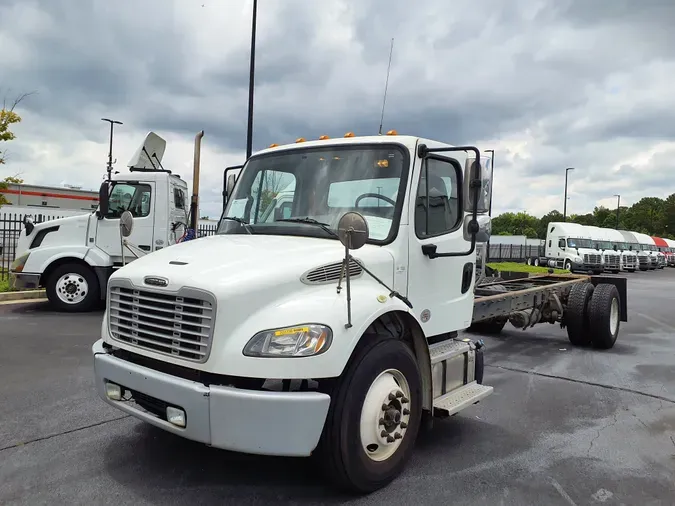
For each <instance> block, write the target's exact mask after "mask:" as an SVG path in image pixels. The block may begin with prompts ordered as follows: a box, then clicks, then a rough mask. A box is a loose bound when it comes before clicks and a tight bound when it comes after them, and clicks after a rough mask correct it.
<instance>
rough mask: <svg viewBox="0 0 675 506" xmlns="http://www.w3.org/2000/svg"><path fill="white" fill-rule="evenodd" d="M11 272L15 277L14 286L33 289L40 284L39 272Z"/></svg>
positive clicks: (21, 288) (18, 288) (20, 288)
mask: <svg viewBox="0 0 675 506" xmlns="http://www.w3.org/2000/svg"><path fill="white" fill-rule="evenodd" d="M11 274H12V276H13V277H14V287H15V288H16V289H17V290H31V289H33V288H39V286H40V275H39V274H31V273H28V272H12V273H11Z"/></svg>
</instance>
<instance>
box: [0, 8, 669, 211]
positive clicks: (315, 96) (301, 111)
mask: <svg viewBox="0 0 675 506" xmlns="http://www.w3.org/2000/svg"><path fill="white" fill-rule="evenodd" d="M251 4H252V0H133V1H132V0H117V1H115V2H110V1H108V0H87V1H70V0H0V20H1V22H0V48H1V58H0V92H1V93H2V94H3V95H7V96H9V97H10V98H11V97H12V96H14V95H15V94H17V93H20V92H32V91H34V92H36V94H34V95H32V96H30V97H28V98H27V99H26V100H25V101H24V102H23V103H21V105H20V108H19V110H18V112H20V113H21V114H22V116H23V122H22V123H21V124H20V125H18V126H17V127H16V129H15V133H16V134H17V139H16V140H15V141H12V142H11V143H10V144H8V145H6V146H3V147H7V148H8V149H9V157H10V158H9V160H8V162H7V165H5V166H0V177H3V176H7V175H13V174H16V173H20V174H21V176H22V177H23V178H24V179H25V180H26V181H27V182H31V183H42V184H57V185H60V184H63V183H68V184H78V185H82V186H83V187H85V188H91V189H95V188H97V187H98V185H99V184H100V181H101V178H102V175H103V172H104V168H105V163H106V157H107V149H108V146H107V136H108V127H107V124H105V123H103V122H102V121H101V120H100V118H102V117H109V118H114V119H117V120H119V121H123V122H124V125H122V126H120V127H118V130H117V133H116V137H115V147H114V156H115V157H116V158H117V159H118V162H117V168H118V169H124V167H125V166H126V163H127V161H128V160H129V158H130V157H131V155H132V154H133V151H134V149H135V148H136V146H137V145H138V144H139V143H140V142H141V141H142V139H143V137H144V135H145V133H147V132H148V131H149V130H154V131H156V132H157V133H159V134H160V135H162V136H163V137H165V138H166V139H167V141H168V145H167V150H166V154H165V158H164V166H165V167H167V168H170V169H171V170H173V171H174V172H178V173H179V174H181V175H183V176H184V178H185V179H187V180H188V182H190V179H191V165H192V146H193V140H194V135H195V133H196V132H198V131H199V130H201V129H204V130H205V137H204V140H203V147H202V164H203V176H202V178H203V179H202V191H201V195H202V196H201V205H202V210H203V213H202V214H208V215H210V216H212V217H213V216H217V215H218V214H219V212H220V205H219V199H220V192H221V181H222V179H221V178H222V170H223V169H224V167H226V166H227V165H234V164H238V163H241V162H242V161H243V159H244V155H245V148H246V110H247V93H248V90H247V86H248V58H249V44H250V16H251V14H250V13H251ZM413 5H414V7H413ZM673 21H675V3H673V1H672V0H640V1H637V0H636V1H631V2H629V1H628V0H578V1H572V0H550V1H545V0H472V1H469V0H453V1H452V2H450V1H447V0H445V1H443V0H419V1H418V2H416V3H414V4H412V3H411V2H409V1H403V0H386V1H385V0H380V1H377V0H358V1H357V0H321V1H320V2H319V1H316V0H314V1H312V0H259V12H258V42H257V53H256V54H257V73H256V85H257V86H256V95H255V129H254V141H253V144H254V146H253V148H254V151H255V150H257V149H261V148H263V147H265V146H267V145H268V144H270V143H271V142H277V143H283V142H291V141H293V140H294V139H295V138H296V137H299V136H303V137H307V138H316V137H318V136H319V135H321V134H327V135H330V136H340V135H343V134H344V132H346V131H349V130H352V131H354V132H356V133H357V134H376V133H377V129H378V125H379V119H380V108H381V103H382V92H383V87H384V80H385V75H386V68H387V60H388V53H389V45H390V41H391V38H392V37H393V38H394V39H395V41H394V55H393V61H392V72H391V77H390V81H389V93H388V98H387V109H386V113H385V124H384V127H385V129H390V128H395V129H397V130H398V131H399V132H400V133H408V134H412V135H420V136H426V137H431V138H434V139H437V140H441V141H445V142H449V143H452V144H467V143H470V144H474V145H476V146H478V147H479V148H480V149H494V150H495V151H496V177H495V195H494V200H493V206H494V211H495V212H496V213H499V212H503V211H519V210H527V211H529V212H532V213H535V214H543V213H545V212H547V211H549V210H550V209H552V208H557V209H559V210H562V201H563V197H562V194H563V185H564V174H565V170H564V169H565V167H569V166H573V167H575V168H576V169H575V170H574V171H573V172H570V189H569V195H570V199H569V201H568V212H571V213H580V212H587V211H590V210H592V209H593V207H594V206H595V205H598V204H604V205H607V206H610V207H612V206H614V205H616V204H615V202H616V199H615V197H612V195H613V194H616V193H619V194H621V195H622V204H623V203H625V204H632V203H634V202H636V201H637V200H639V199H640V198H641V197H643V196H660V197H664V196H666V195H668V194H669V193H672V192H674V191H675V171H673V170H672V165H673V164H672V162H671V161H672V160H673V159H675V120H674V119H673V118H672V114H673V113H672V111H673V110H675V93H673V92H672V91H669V90H672V89H673V85H674V81H675V79H674V78H675V31H673V30H671V26H672V23H673ZM493 214H494V213H493Z"/></svg>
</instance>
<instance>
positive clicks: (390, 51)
mask: <svg viewBox="0 0 675 506" xmlns="http://www.w3.org/2000/svg"><path fill="white" fill-rule="evenodd" d="M393 52H394V38H393V37H392V39H391V47H390V48H389V65H388V66H387V80H386V81H385V82H384V97H383V99H382V115H381V116H380V130H379V131H378V133H377V134H378V135H382V123H384V106H385V104H386V103H387V88H388V87H389V72H390V71H391V55H392V53H393Z"/></svg>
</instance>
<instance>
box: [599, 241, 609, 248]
mask: <svg viewBox="0 0 675 506" xmlns="http://www.w3.org/2000/svg"><path fill="white" fill-rule="evenodd" d="M596 247H597V248H598V249H612V245H611V244H610V243H609V242H608V241H598V242H597V246H596Z"/></svg>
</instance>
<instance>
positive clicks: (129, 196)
mask: <svg viewBox="0 0 675 506" xmlns="http://www.w3.org/2000/svg"><path fill="white" fill-rule="evenodd" d="M151 193H152V192H151V189H150V185H148V184H135V183H118V184H116V185H115V186H113V189H112V191H111V192H110V199H109V205H108V214H107V215H106V218H119V217H120V216H121V215H122V213H123V212H124V211H129V212H131V214H132V215H133V217H134V218H144V217H146V216H148V215H149V214H150V199H151Z"/></svg>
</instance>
